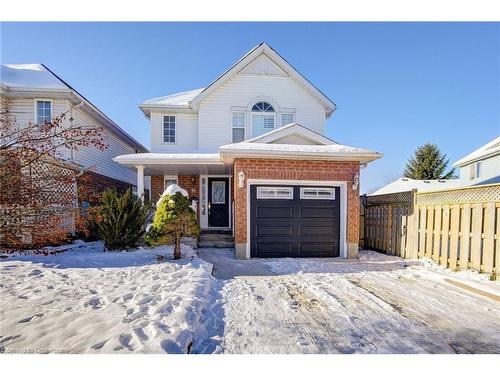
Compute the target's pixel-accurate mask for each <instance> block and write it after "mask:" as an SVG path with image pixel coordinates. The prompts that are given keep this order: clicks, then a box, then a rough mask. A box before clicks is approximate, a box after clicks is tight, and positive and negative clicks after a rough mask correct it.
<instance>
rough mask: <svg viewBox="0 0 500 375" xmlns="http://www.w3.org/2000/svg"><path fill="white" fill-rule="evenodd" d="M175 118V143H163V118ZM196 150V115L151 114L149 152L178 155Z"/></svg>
mask: <svg viewBox="0 0 500 375" xmlns="http://www.w3.org/2000/svg"><path fill="white" fill-rule="evenodd" d="M166 115H169V116H175V132H176V135H175V140H176V142H175V143H173V144H171V143H164V142H163V116H166ZM197 149H198V115H197V114H196V113H174V112H163V113H162V112H151V152H165V153H180V152H187V151H193V150H197Z"/></svg>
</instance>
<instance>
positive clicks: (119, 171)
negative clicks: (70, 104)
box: [72, 108, 149, 189]
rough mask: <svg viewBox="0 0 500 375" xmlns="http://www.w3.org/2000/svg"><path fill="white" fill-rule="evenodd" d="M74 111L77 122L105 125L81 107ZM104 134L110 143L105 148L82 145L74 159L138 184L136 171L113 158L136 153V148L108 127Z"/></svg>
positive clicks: (108, 175)
mask: <svg viewBox="0 0 500 375" xmlns="http://www.w3.org/2000/svg"><path fill="white" fill-rule="evenodd" d="M72 112H73V114H72V116H73V118H74V123H75V124H81V125H84V126H92V125H94V126H101V127H102V126H104V125H103V124H100V123H98V122H97V121H96V120H95V119H94V118H93V117H91V116H90V115H88V114H87V113H86V112H84V111H83V110H82V109H81V108H77V109H75V110H73V111H72ZM103 134H104V142H106V144H107V145H108V147H107V148H106V149H105V150H99V149H97V148H96V147H93V146H91V147H81V148H79V149H78V151H76V152H75V153H74V155H73V160H74V161H75V162H76V163H78V164H80V165H82V166H84V167H86V168H90V170H91V171H92V172H95V173H99V174H102V175H104V176H107V177H111V178H114V179H116V180H120V181H124V182H127V183H129V184H131V185H134V186H135V185H137V174H136V172H135V171H133V170H131V169H129V168H127V167H125V166H123V165H120V164H118V163H116V162H114V161H113V158H114V157H116V156H119V155H124V154H134V153H135V152H136V149H135V148H134V147H132V146H131V145H128V144H127V143H125V142H124V141H122V140H121V139H120V138H119V137H118V136H117V135H115V134H113V133H111V131H109V130H108V129H104V131H103ZM146 185H147V184H146ZM146 188H147V189H148V188H149V187H148V186H146Z"/></svg>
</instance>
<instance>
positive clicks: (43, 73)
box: [0, 64, 148, 152]
mask: <svg viewBox="0 0 500 375" xmlns="http://www.w3.org/2000/svg"><path fill="white" fill-rule="evenodd" d="M0 85H1V86H2V89H4V90H6V91H7V92H9V91H18V92H24V93H37V92H40V93H55V94H63V95H68V97H69V98H73V99H76V100H77V101H79V102H83V103H84V104H86V105H85V106H84V107H83V108H84V109H85V110H87V111H89V112H91V113H92V114H93V115H94V116H97V117H98V118H99V119H100V120H101V121H102V122H103V123H104V124H105V126H106V128H107V129H108V130H110V131H111V132H113V133H115V134H116V135H118V136H119V137H120V138H122V139H123V140H125V141H126V142H127V143H129V144H130V145H132V146H133V147H134V148H137V149H138V150H139V151H140V152H147V151H148V149H147V148H146V147H144V146H143V145H142V144H141V143H139V142H138V141H136V140H135V139H134V138H133V137H132V136H131V135H129V134H128V133H127V132H126V131H125V130H123V129H122V128H121V127H120V126H118V124H116V123H115V122H114V121H113V120H111V119H110V118H109V117H108V116H107V115H106V114H104V112H102V111H101V110H100V109H99V108H97V107H96V106H95V105H94V104H92V102H90V100H88V99H87V98H85V97H84V96H83V95H82V94H80V93H79V92H78V91H77V90H75V89H74V88H73V87H72V86H70V85H69V84H68V83H67V82H65V81H64V80H63V79H62V78H60V77H59V76H58V75H57V74H55V73H54V72H53V71H52V70H50V69H49V68H48V67H47V66H45V65H44V64H2V65H1V74H0Z"/></svg>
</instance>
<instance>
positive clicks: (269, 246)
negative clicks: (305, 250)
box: [255, 241, 293, 257]
mask: <svg viewBox="0 0 500 375" xmlns="http://www.w3.org/2000/svg"><path fill="white" fill-rule="evenodd" d="M255 247H256V250H257V253H258V254H259V256H268V257H270V256H272V257H274V256H291V255H292V250H293V243H292V242H286V241H278V242H267V241H266V242H260V241H257V242H256V243H255Z"/></svg>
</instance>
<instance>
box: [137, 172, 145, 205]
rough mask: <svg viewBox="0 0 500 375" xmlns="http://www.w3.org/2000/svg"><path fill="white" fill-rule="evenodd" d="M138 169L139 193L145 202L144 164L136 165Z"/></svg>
mask: <svg viewBox="0 0 500 375" xmlns="http://www.w3.org/2000/svg"><path fill="white" fill-rule="evenodd" d="M135 168H136V169H137V195H138V196H139V197H140V198H141V200H142V201H143V202H144V165H136V166H135Z"/></svg>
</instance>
